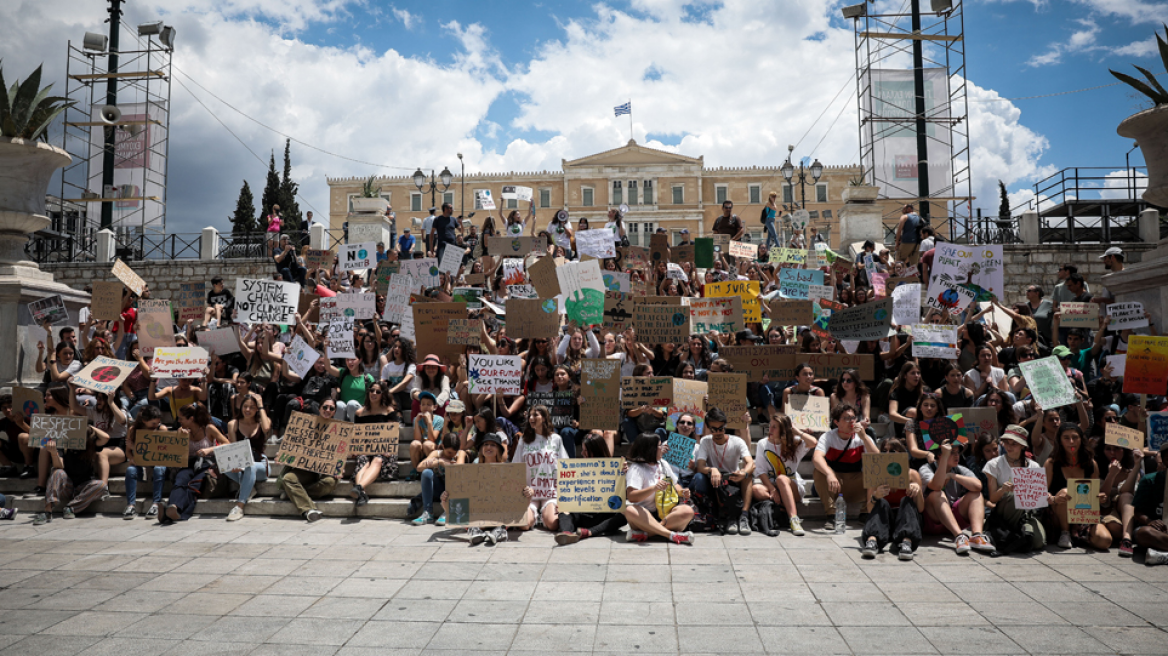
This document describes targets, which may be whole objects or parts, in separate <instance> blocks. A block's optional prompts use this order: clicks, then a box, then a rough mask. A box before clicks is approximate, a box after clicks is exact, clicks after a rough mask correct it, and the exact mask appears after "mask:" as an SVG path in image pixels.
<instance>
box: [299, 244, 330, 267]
mask: <svg viewBox="0 0 1168 656" xmlns="http://www.w3.org/2000/svg"><path fill="white" fill-rule="evenodd" d="M332 263H333V252H332V251H330V250H328V249H327V248H319V249H318V248H307V249H305V250H304V268H306V269H324V268H327V267H329V266H331V265H332Z"/></svg>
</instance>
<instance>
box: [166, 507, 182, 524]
mask: <svg viewBox="0 0 1168 656" xmlns="http://www.w3.org/2000/svg"><path fill="white" fill-rule="evenodd" d="M164 512H165V514H166V518H167V519H169V520H170V521H172V522H177V521H178V520H179V519H180V518H181V517H182V513H180V512H179V511H178V506H176V505H174V504H173V503H172V504H170V505H169V506H167V507H166V510H165V511H164Z"/></svg>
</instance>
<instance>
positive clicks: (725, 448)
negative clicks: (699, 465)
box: [697, 435, 750, 474]
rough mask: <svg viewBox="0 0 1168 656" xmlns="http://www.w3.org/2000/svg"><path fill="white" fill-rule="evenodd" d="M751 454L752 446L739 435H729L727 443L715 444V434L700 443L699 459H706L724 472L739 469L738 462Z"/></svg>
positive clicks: (709, 463) (712, 465)
mask: <svg viewBox="0 0 1168 656" xmlns="http://www.w3.org/2000/svg"><path fill="white" fill-rule="evenodd" d="M748 456H750V447H748V446H746V442H744V441H743V440H742V438H741V437H738V436H737V435H727V436H726V443H725V444H723V445H721V446H719V445H717V444H714V436H713V435H707V436H705V437H703V438H702V441H701V442H699V443H698V456H697V457H698V460H705V461H706V464H707V465H708V466H710V467H713V468H715V469H717V470H718V471H720V472H722V473H723V474H732V473H734V472H736V471H738V463H740V462H742V460H743V458H746V457H748Z"/></svg>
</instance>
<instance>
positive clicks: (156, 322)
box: [138, 298, 174, 358]
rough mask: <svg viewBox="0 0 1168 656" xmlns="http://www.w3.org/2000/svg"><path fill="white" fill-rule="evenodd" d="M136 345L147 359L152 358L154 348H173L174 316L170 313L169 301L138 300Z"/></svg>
mask: <svg viewBox="0 0 1168 656" xmlns="http://www.w3.org/2000/svg"><path fill="white" fill-rule="evenodd" d="M138 345H139V346H140V347H141V349H142V355H143V356H145V357H147V358H149V357H153V356H154V349H156V348H164V347H171V346H174V315H173V314H171V311H170V301H168V300H165V299H150V298H143V299H139V301H138Z"/></svg>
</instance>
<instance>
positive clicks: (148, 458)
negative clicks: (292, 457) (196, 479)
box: [130, 431, 246, 469]
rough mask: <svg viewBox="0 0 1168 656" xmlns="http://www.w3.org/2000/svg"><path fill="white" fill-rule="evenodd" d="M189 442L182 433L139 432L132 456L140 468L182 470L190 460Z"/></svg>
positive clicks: (135, 439)
mask: <svg viewBox="0 0 1168 656" xmlns="http://www.w3.org/2000/svg"><path fill="white" fill-rule="evenodd" d="M189 442H190V436H189V435H187V434H186V433H183V432H181V431H137V432H136V433H134V452H133V453H132V454H130V456H131V458H133V461H134V464H135V465H138V466H139V467H177V468H179V469H181V468H183V467H186V466H187V463H188V462H189V460H190V446H189ZM245 444H246V442H245Z"/></svg>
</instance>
